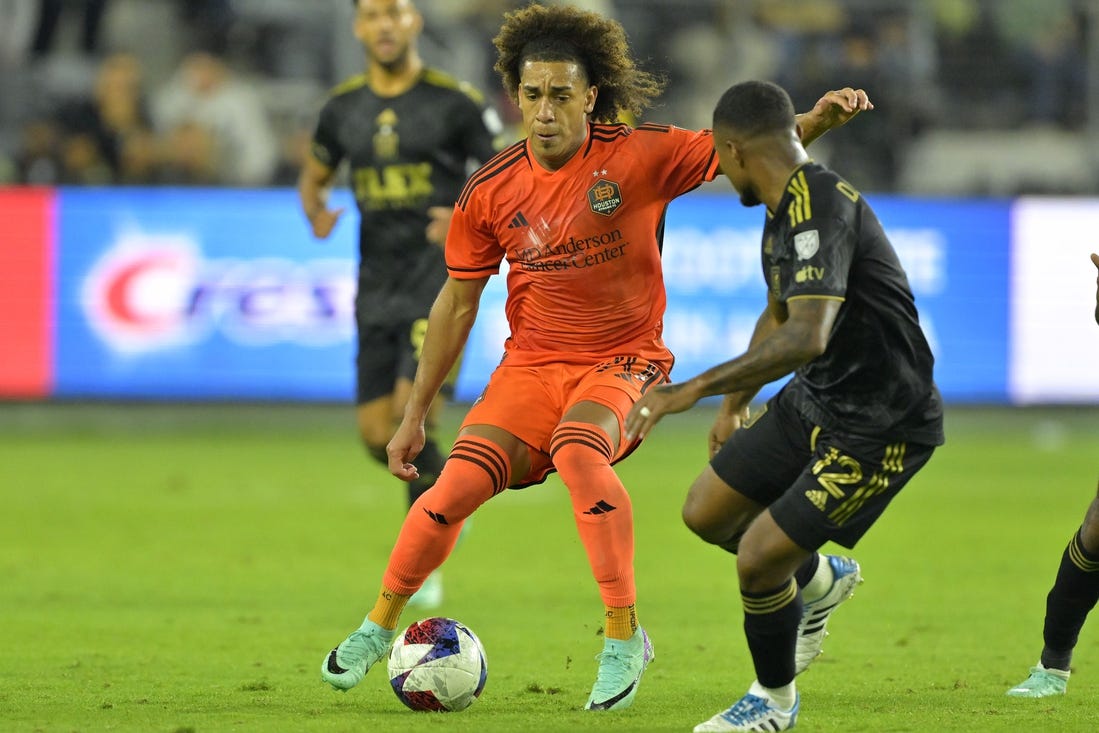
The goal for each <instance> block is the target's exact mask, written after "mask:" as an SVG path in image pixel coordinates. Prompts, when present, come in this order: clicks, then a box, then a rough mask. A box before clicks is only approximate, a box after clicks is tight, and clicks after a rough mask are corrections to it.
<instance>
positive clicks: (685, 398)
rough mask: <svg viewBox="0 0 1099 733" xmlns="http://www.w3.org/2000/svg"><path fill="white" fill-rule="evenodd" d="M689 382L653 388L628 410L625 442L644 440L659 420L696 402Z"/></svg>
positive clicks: (696, 398)
mask: <svg viewBox="0 0 1099 733" xmlns="http://www.w3.org/2000/svg"><path fill="white" fill-rule="evenodd" d="M689 385H690V382H681V383H680V384H662V385H660V386H659V387H653V388H652V389H650V390H649V391H648V392H646V393H645V394H643V395H641V399H639V400H638V401H637V402H635V403H634V406H633V407H632V408H630V414H628V415H626V440H628V441H633V440H634V439H637V438H644V437H645V436H646V435H648V434H649V431H650V430H652V429H653V426H655V425H656V424H657V423H658V422H659V421H660V418H662V417H664V416H665V415H668V414H671V413H673V412H683V411H684V410H686V409H689V408H690V407H692V406H693V405H694V403H696V402H698V397H697V396H695V393H694V392H693V391H692V390H691V389H690V387H689Z"/></svg>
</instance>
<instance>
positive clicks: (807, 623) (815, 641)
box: [794, 555, 862, 674]
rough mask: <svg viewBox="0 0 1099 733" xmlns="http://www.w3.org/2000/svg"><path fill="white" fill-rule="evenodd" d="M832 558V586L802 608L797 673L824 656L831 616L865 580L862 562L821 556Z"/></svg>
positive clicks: (822, 557)
mask: <svg viewBox="0 0 1099 733" xmlns="http://www.w3.org/2000/svg"><path fill="white" fill-rule="evenodd" d="M825 560H827V561H828V565H829V566H830V567H831V568H832V587H831V588H829V589H828V592H827V593H825V594H824V595H823V596H821V597H820V598H818V599H816V600H814V601H807V602H806V603H805V606H804V607H803V608H802V611H801V621H799V622H798V642H797V648H796V650H795V652H794V673H795V674H801V673H802V672H804V671H805V670H806V669H807V668H808V667H809V664H810V663H811V662H812V661H813V660H814V659H816V658H817V657H819V656H820V654H821V647H822V646H823V645H824V639H825V637H827V636H828V631H827V629H826V628H825V627H826V626H827V624H828V617H829V616H831V615H832V612H833V611H835V610H836V608H838V607H839V605H840V604H841V603H843V602H844V601H846V600H847V599H848V598H850V597H851V596H853V595H854V594H855V587H856V586H857V585H858V584H859V583H861V582H862V573H861V572H860V569H859V564H858V563H857V562H856V561H855V560H853V559H851V558H849V557H842V556H840V555H821V561H825Z"/></svg>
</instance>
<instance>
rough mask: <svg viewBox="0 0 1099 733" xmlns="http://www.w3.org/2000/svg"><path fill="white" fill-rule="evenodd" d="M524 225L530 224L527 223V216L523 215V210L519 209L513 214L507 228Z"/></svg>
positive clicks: (516, 227) (519, 227) (517, 227)
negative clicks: (513, 216)
mask: <svg viewBox="0 0 1099 733" xmlns="http://www.w3.org/2000/svg"><path fill="white" fill-rule="evenodd" d="M525 226H530V224H529V223H527V217H525V216H523V212H522V211H520V212H519V213H518V214H516V215H515V218H514V219H512V220H511V223H510V224H508V229H521V228H522V227H525Z"/></svg>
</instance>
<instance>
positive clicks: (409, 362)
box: [355, 318, 461, 405]
mask: <svg viewBox="0 0 1099 733" xmlns="http://www.w3.org/2000/svg"><path fill="white" fill-rule="evenodd" d="M425 333H427V319H426V318H417V319H416V320H414V321H397V322H394V323H391V324H380V325H374V324H370V325H365V326H364V325H360V326H359V351H358V354H357V355H356V357H355V366H356V372H357V383H356V392H355V394H356V397H355V401H356V403H357V404H360V405H361V404H364V403H366V402H372V401H373V400H376V399H378V398H379V397H385V396H387V395H390V394H392V393H393V385H395V384H396V383H397V380H398V379H407V380H409V381H411V380H412V379H413V377H415V376H416V367H417V366H418V365H419V363H420V352H421V350H422V349H423V346H424V334H425ZM460 363H461V360H460V359H459V360H458V362H456V363H455V364H454V368H453V369H452V370H451V371H450V374H449V375H448V376H447V379H446V383H445V384H444V385H443V389H442V392H443V394H444V395H447V394H449V393H450V392H451V390H452V389H453V387H454V381H455V380H456V379H457V377H458V366H459V364H460Z"/></svg>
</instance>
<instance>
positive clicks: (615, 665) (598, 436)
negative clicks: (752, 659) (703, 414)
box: [550, 401, 654, 710]
mask: <svg viewBox="0 0 1099 733" xmlns="http://www.w3.org/2000/svg"><path fill="white" fill-rule="evenodd" d="M627 404H628V403H627ZM620 424H621V420H620V418H619V416H618V415H617V414H616V413H615V412H614V411H612V410H611V409H609V408H608V407H606V406H605V405H602V404H598V403H596V402H586V401H581V402H579V403H578V404H576V405H575V406H573V407H572V408H570V410H569V411H568V413H566V415H565V418H564V419H563V420H562V421H561V423H560V425H558V427H557V430H556V431H555V432H554V435H553V439H552V441H551V443H550V455H551V457H552V460H553V465H554V467H555V468H556V469H557V471H558V473H559V474H560V476H561V480H562V481H563V482H564V484H565V486H566V487H567V488H568V490H569V497H570V498H571V500H572V507H573V516H574V518H575V519H576V526H577V529H578V530H579V532H580V539H581V541H582V542H583V544H584V548H585V550H586V551H587V555H588V562H589V563H590V565H591V569H592V574H593V576H594V577H595V580H596V582H597V583H598V584H599V593H600V595H601V596H602V598H603V604H604V607H605V614H606V616H605V620H606V623H605V626H604V648H603V652H602V653H601V654H600V655H599V660H600V665H599V673H598V675H597V678H596V681H595V685H594V686H593V687H592V691H591V695H590V696H589V698H588V701H587V703H586V705H585V707H586V708H587V709H588V710H616V709H621V708H625V707H629V706H630V705H631V704H632V703H633V700H634V697H635V696H636V694H637V689H638V686H639V685H640V683H641V676H642V674H643V673H644V671H645V668H646V667H647V666H648V664H649V662H650V661H651V660H652V658H653V656H654V655H653V647H652V642H651V641H650V640H649V637H648V635H647V634H646V632H645V630H644V629H643V628H641V627H640V626H639V625H638V621H637V612H636V603H637V588H636V585H635V582H634V569H633V558H634V534H633V506H632V504H631V502H630V496H629V494H628V493H627V491H626V488H625V487H624V486H623V485H622V482H621V480H620V479H619V478H618V475H617V474H616V473H615V471H614V469H613V468H612V467H611V461H612V460H613V459H614V458H615V457H616V456H617V455H618V453H619V450H620V447H619V445H618V443H619V436H620V435H621V428H620Z"/></svg>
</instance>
